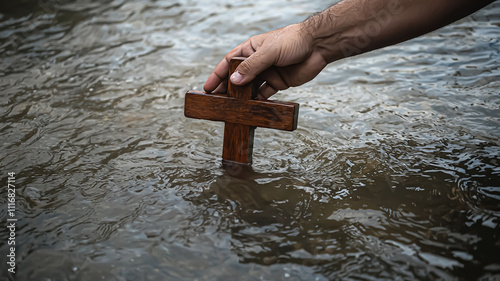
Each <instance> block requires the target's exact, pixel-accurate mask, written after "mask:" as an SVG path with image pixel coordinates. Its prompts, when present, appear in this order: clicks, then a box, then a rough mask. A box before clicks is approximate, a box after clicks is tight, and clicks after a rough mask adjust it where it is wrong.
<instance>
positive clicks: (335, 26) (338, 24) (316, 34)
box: [300, 5, 352, 63]
mask: <svg viewBox="0 0 500 281" xmlns="http://www.w3.org/2000/svg"><path fill="white" fill-rule="evenodd" d="M337 6H338V5H336V6H332V7H330V8H328V9H326V10H324V11H322V12H320V13H316V14H314V15H313V16H311V17H309V18H307V19H306V20H305V21H303V22H301V23H300V25H301V27H302V29H303V30H304V32H305V33H306V34H307V35H306V36H309V37H310V38H311V41H312V48H313V52H318V53H319V54H321V56H323V58H324V59H325V61H326V62H327V63H331V62H333V61H336V60H339V59H342V58H345V57H347V56H348V55H346V54H345V52H343V50H342V46H345V45H348V44H349V43H348V42H349V40H350V38H352V34H351V36H349V34H350V33H352V32H351V31H350V30H352V29H351V28H350V26H349V25H348V24H347V23H346V22H345V21H344V20H343V17H342V16H341V15H342V11H341V10H340V11H339V9H337V10H334V8H337Z"/></svg>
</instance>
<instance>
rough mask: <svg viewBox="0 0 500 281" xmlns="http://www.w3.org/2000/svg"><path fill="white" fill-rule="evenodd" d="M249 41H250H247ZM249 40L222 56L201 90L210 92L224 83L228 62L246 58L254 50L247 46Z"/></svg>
mask: <svg viewBox="0 0 500 281" xmlns="http://www.w3.org/2000/svg"><path fill="white" fill-rule="evenodd" d="M249 40H250V39H249ZM249 40H247V41H245V42H243V43H241V44H240V45H238V46H237V47H236V48H234V49H232V50H231V51H230V52H229V53H227V54H226V56H224V58H223V59H222V60H221V61H220V62H219V63H218V64H217V66H216V67H215V69H214V70H213V71H212V73H210V75H209V76H208V78H207V81H206V82H205V85H204V86H203V89H204V90H205V91H206V92H212V91H213V90H215V89H216V88H217V87H218V86H219V85H221V84H222V83H223V82H224V81H226V79H227V76H228V74H229V62H230V61H231V59H232V58H234V57H248V56H250V55H251V54H252V53H254V52H255V50H254V49H253V48H252V46H251V44H249Z"/></svg>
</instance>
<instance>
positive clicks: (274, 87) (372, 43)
mask: <svg viewBox="0 0 500 281" xmlns="http://www.w3.org/2000/svg"><path fill="white" fill-rule="evenodd" d="M492 2H494V1H493V0H344V1H342V2H339V3H337V4H335V5H333V6H331V7H329V8H328V9H326V10H324V11H322V12H320V13H317V14H315V15H313V16H311V17H309V18H308V19H306V20H305V21H303V22H301V23H296V24H292V25H288V26H285V27H283V28H280V29H277V30H273V31H270V32H267V33H264V34H260V35H256V36H253V37H251V38H250V39H248V40H246V41H245V42H243V43H242V44H240V45H238V46H237V47H236V48H234V49H233V50H231V51H230V52H229V53H227V55H226V56H225V57H224V58H223V59H222V60H221V61H220V62H219V64H218V65H217V66H216V67H215V69H214V70H213V72H212V73H211V74H210V75H209V77H208V79H207V81H206V82H205V85H204V90H205V91H207V92H226V89H227V76H228V72H229V61H230V60H231V58H233V57H247V59H246V60H245V61H243V62H242V63H241V64H240V65H239V66H238V68H237V69H236V71H235V72H234V73H233V74H232V75H231V77H230V79H231V83H234V84H236V85H244V84H247V83H249V82H250V81H252V80H253V79H257V81H259V82H262V86H260V88H259V91H258V98H259V99H267V98H269V97H270V96H272V95H274V94H275V93H276V92H277V91H279V90H284V89H287V88H289V87H296V86H299V85H302V84H304V83H306V82H308V81H310V80H312V79H313V78H314V77H316V76H317V75H318V74H319V73H320V72H321V71H322V70H323V68H325V67H326V66H327V65H328V64H329V63H331V62H334V61H336V60H339V59H342V58H346V57H351V56H355V55H359V54H362V53H366V52H369V51H372V50H375V49H379V48H383V47H386V46H389V45H393V44H397V43H400V42H403V41H405V40H408V39H411V38H414V37H417V36H420V35H422V34H425V33H428V32H430V31H433V30H436V29H438V28H440V27H443V26H445V25H447V24H450V23H452V22H454V21H456V20H458V19H461V18H463V17H465V16H467V15H470V14H472V13H474V12H475V11H477V10H479V9H481V8H482V7H484V6H486V5H488V4H490V3H492Z"/></svg>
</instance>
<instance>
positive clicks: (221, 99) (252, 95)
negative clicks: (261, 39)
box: [184, 57, 299, 165]
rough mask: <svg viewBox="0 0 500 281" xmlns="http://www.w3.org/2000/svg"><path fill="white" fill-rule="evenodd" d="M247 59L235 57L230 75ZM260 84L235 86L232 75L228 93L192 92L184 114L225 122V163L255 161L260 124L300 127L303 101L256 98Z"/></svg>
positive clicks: (223, 154)
mask: <svg viewBox="0 0 500 281" xmlns="http://www.w3.org/2000/svg"><path fill="white" fill-rule="evenodd" d="M244 59H245V58H240V57H236V58H233V59H231V62H230V70H229V75H228V77H229V76H231V74H232V73H233V72H234V71H235V70H236V67H238V65H239V64H240V63H241V62H242V61H243V60H244ZM259 86H260V85H257V83H255V82H251V83H248V84H247V85H243V86H238V85H233V84H232V83H231V81H230V80H229V78H228V93H227V94H211V93H206V92H202V91H188V92H187V93H186V98H185V104H184V115H185V116H186V117H189V118H196V119H206V120H213V121H224V122H225V125H224V146H223V149H222V159H223V163H224V162H225V161H230V162H229V164H233V162H236V163H241V164H248V165H250V164H251V163H252V150H253V136H254V130H255V128H256V127H265V128H271V129H279V130H286V131H293V130H295V129H297V119H298V115H299V104H298V103H292V102H281V101H269V100H266V101H261V100H255V99H256V97H257V89H258V87H259ZM226 163H228V162H226Z"/></svg>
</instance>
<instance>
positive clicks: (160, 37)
mask: <svg viewBox="0 0 500 281" xmlns="http://www.w3.org/2000/svg"><path fill="white" fill-rule="evenodd" d="M232 2H234V1H218V2H217V3H214V1H203V0H202V1H177V2H173V1H133V0H116V1H91V0H83V1H68V0H49V1H39V2H38V1H34V0H31V1H23V2H21V3H17V2H16V3H14V4H5V3H4V4H2V7H1V8H0V91H1V98H0V107H1V111H0V133H1V140H2V142H1V152H0V153H1V154H0V155H1V159H0V167H1V171H2V179H3V180H2V186H6V180H7V172H15V173H16V187H17V197H16V200H17V201H16V203H17V204H16V207H17V212H16V214H17V218H18V224H17V225H18V228H17V230H16V235H17V236H16V239H17V245H16V246H17V248H16V250H17V252H16V255H17V267H18V268H17V269H18V270H17V273H16V275H15V277H16V278H17V280H98V279H99V280H454V279H456V280H476V279H480V280H499V279H500V255H499V254H498V253H499V252H500V231H499V230H500V226H499V222H500V163H499V162H500V97H499V90H498V89H499V87H500V82H499V81H500V79H499V77H500V72H499V61H500V60H499V54H500V51H499V50H500V42H499V38H500V29H499V26H500V5H499V4H498V3H494V4H493V5H490V6H488V7H487V8H485V9H483V10H482V11H480V12H478V13H476V14H475V15H473V16H472V17H468V18H466V19H464V20H461V21H459V22H457V23H455V24H453V25H450V26H448V27H445V28H443V29H441V30H439V31H436V32H433V33H430V34H428V35H425V36H423V37H420V38H418V39H414V40H411V41H409V42H406V43H403V44H400V45H397V46H393V47H390V48H386V49H384V50H380V51H375V52H372V53H369V54H365V55H363V56H361V57H358V58H351V59H346V60H341V61H338V62H336V63H334V64H332V65H330V66H329V67H328V68H327V69H325V71H324V72H323V73H322V74H320V75H319V76H318V77H317V78H316V79H315V80H314V81H312V82H310V83H308V84H306V85H304V86H301V87H298V88H294V89H289V90H287V91H283V92H281V93H279V94H277V95H276V96H275V98H276V99H280V100H286V101H293V102H298V103H300V104H301V108H300V116H299V128H298V130H296V131H294V132H282V131H274V130H268V129H257V130H256V135H255V144H254V157H253V158H254V164H253V172H251V173H249V174H246V175H245V176H244V177H239V178H237V177H233V176H232V175H231V173H230V172H228V171H225V170H224V169H222V168H221V166H220V160H221V159H220V156H221V149H222V148H221V145H222V135H223V124H221V123H217V122H209V121H200V120H191V119H186V118H185V117H184V116H183V104H184V93H185V92H186V91H187V90H190V89H200V88H201V87H202V85H203V83H204V81H205V79H206V77H207V76H208V75H209V74H210V72H211V70H212V69H213V67H214V66H215V65H216V64H217V63H218V61H219V60H220V59H221V58H222V56H223V55H224V54H225V53H226V52H228V51H229V50H230V49H231V48H233V47H234V46H236V45H237V44H239V43H241V42H242V41H244V40H246V39H247V38H248V37H249V36H251V35H255V34H258V33H262V32H266V31H268V30H272V29H275V28H279V27H282V26H284V25H287V24H291V23H294V22H298V21H301V20H303V19H304V18H306V17H307V16H308V15H309V14H311V13H313V12H315V11H319V10H321V9H324V8H326V6H325V5H326V4H325V3H323V1H284V0H283V1H273V2H272V3H270V2H265V1H253V2H252V3H232ZM1 190H2V196H1V199H0V200H2V202H6V198H7V192H6V191H5V190H6V189H5V188H4V187H2V189H1ZM2 206H6V205H5V204H2ZM6 212H7V208H6V207H2V208H1V210H0V214H1V216H2V218H6ZM2 220H3V221H5V219H2ZM8 235H9V233H8V230H7V229H6V228H1V229H0V238H1V240H2V241H7V237H8ZM1 245H2V246H1V247H0V250H1V251H0V252H1V253H2V254H1V255H0V263H2V264H3V265H5V264H6V261H7V258H6V254H4V253H6V252H7V245H6V243H2V244H1ZM3 265H2V267H1V268H2V269H1V276H2V278H4V277H5V276H8V275H7V273H6V272H5V270H6V268H5V267H4V266H3ZM11 277H12V276H11Z"/></svg>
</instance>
